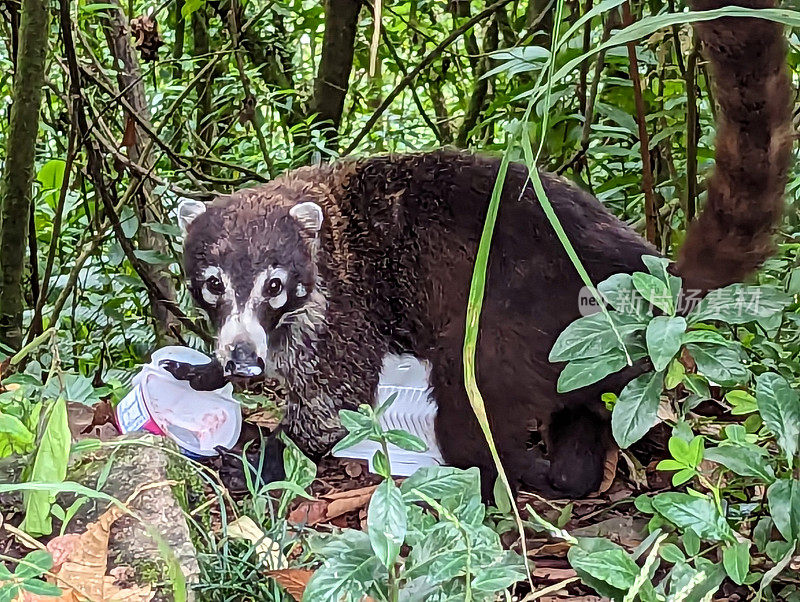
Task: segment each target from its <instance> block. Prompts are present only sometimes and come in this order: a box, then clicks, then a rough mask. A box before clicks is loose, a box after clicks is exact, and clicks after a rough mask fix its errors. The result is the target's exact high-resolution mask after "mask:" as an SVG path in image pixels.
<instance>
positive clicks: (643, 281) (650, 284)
mask: <svg viewBox="0 0 800 602" xmlns="http://www.w3.org/2000/svg"><path fill="white" fill-rule="evenodd" d="M632 281H633V286H634V287H636V290H637V291H639V294H640V295H641V296H642V297H644V298H645V300H647V301H648V302H649V303H650V304H651V305H653V306H655V307H657V308H658V309H660V310H661V311H663V312H664V313H665V314H669V315H672V314H673V313H675V304H674V302H673V299H672V292H671V291H670V289H669V287H668V286H667V283H666V282H664V281H663V280H661V279H660V278H656V277H655V276H651V275H650V274H645V273H644V272H636V273H635V274H633V277H632Z"/></svg>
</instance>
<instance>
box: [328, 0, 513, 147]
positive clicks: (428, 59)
mask: <svg viewBox="0 0 800 602" xmlns="http://www.w3.org/2000/svg"><path fill="white" fill-rule="evenodd" d="M512 1H513V0H498V1H497V2H495V3H494V4H491V5H490V6H488V7H487V8H485V9H484V10H482V11H481V12H479V13H478V14H476V15H475V16H474V17H472V18H471V19H469V20H468V21H465V22H464V23H463V24H462V25H461V26H459V27H457V28H456V29H454V30H453V32H452V33H451V34H450V35H449V36H447V37H446V38H445V39H444V40H442V41H441V42H439V44H438V45H437V46H436V47H435V48H434V49H433V50H431V51H430V52H429V53H428V54H427V55H426V56H425V58H423V59H422V60H421V61H420V62H419V63H417V66H416V67H414V69H412V70H411V71H409V72H408V74H407V75H406V76H405V77H404V78H403V79H401V80H400V82H399V83H398V84H397V85H396V86H395V87H394V89H393V90H392V91H391V92H389V94H388V95H387V96H386V98H385V99H384V100H383V102H382V103H381V105H380V106H379V107H378V108H377V109H376V110H375V112H374V113H373V114H372V115H371V116H370V118H369V120H368V121H367V123H366V124H365V125H364V127H363V128H362V129H361V131H360V132H358V134H356V136H355V137H354V138H353V140H352V141H351V142H350V144H349V145H348V146H347V148H346V149H345V150H344V153H343V154H345V155H349V154H350V153H352V152H353V151H354V150H355V149H356V147H357V146H358V144H359V142H361V140H363V139H364V136H366V135H367V134H368V133H369V132H370V130H372V128H373V126H374V125H375V124H376V123H377V122H378V119H380V117H381V115H383V113H384V112H385V111H386V109H388V108H389V106H390V105H391V104H392V102H393V101H394V99H395V98H397V97H398V96H399V94H400V92H402V91H403V90H404V89H405V88H406V87H407V86H408V85H409V84H411V82H413V81H414V79H415V78H416V77H417V76H418V75H419V74H420V73H421V72H422V70H423V69H425V67H427V66H428V65H429V64H431V63H432V62H433V61H434V60H436V58H437V57H438V56H439V55H440V54H441V53H442V51H443V50H444V49H445V48H447V47H448V46H449V45H450V44H452V43H453V42H454V41H456V40H457V39H458V38H460V37H461V36H462V35H464V33H466V32H467V31H469V30H470V29H471V28H472V27H473V26H474V25H475V24H476V23H480V22H481V21H483V20H484V19H487V18H488V17H490V16H491V15H492V14H493V13H494V11H496V10H497V9H498V8H500V7H503V6H505V5H506V4H510V3H511V2H512Z"/></svg>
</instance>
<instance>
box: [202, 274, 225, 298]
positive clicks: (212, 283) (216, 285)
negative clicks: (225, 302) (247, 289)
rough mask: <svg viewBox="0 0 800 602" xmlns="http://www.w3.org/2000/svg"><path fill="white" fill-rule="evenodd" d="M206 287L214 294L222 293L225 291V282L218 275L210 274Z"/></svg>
mask: <svg viewBox="0 0 800 602" xmlns="http://www.w3.org/2000/svg"><path fill="white" fill-rule="evenodd" d="M206 288H207V289H208V292H209V293H211V294H212V295H221V294H222V293H224V292H225V284H224V283H223V282H222V280H220V279H219V278H217V277H216V276H209V277H208V278H207V279H206Z"/></svg>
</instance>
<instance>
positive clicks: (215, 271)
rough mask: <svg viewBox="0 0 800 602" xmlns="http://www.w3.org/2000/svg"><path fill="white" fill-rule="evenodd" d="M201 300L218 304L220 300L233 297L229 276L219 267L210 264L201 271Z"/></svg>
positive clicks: (210, 303)
mask: <svg viewBox="0 0 800 602" xmlns="http://www.w3.org/2000/svg"><path fill="white" fill-rule="evenodd" d="M201 275H202V277H203V289H202V291H201V293H202V295H203V300H204V301H205V302H206V303H208V304H209V305H218V304H219V302H220V301H223V300H226V301H230V300H232V299H233V287H232V286H231V281H230V278H228V275H227V274H225V273H224V272H223V271H222V270H221V269H220V268H219V267H217V266H215V265H210V266H208V267H207V268H206V269H204V270H203V272H202V274H201Z"/></svg>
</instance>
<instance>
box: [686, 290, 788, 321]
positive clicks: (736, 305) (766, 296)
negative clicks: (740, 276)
mask: <svg viewBox="0 0 800 602" xmlns="http://www.w3.org/2000/svg"><path fill="white" fill-rule="evenodd" d="M791 301H792V297H791V296H790V295H787V294H786V293H784V292H783V291H782V290H780V289H779V288H776V287H774V286H749V285H746V284H731V285H730V286H726V287H725V288H720V289H717V290H715V291H711V292H710V293H708V295H706V296H705V298H703V300H702V301H700V303H698V304H697V307H695V308H694V310H693V311H692V312H691V313H690V314H689V315H688V316H687V321H688V322H689V324H694V323H696V322H701V321H706V320H719V321H721V322H727V323H728V324H744V323H746V322H752V321H753V320H760V319H763V318H769V317H770V316H772V315H774V314H776V313H778V312H781V311H783V308H784V307H786V306H787V305H788V304H789V303H791Z"/></svg>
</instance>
